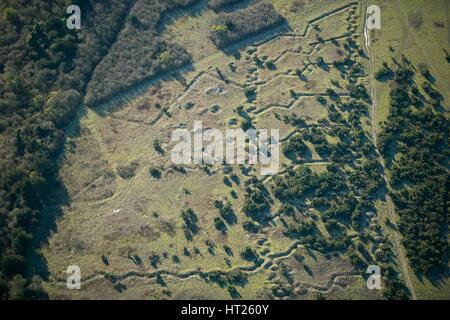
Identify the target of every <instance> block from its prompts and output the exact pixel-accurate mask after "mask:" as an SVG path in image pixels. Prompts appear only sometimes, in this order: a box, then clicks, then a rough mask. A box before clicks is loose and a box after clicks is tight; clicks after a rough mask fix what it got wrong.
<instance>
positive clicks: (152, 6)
mask: <svg viewBox="0 0 450 320" xmlns="http://www.w3.org/2000/svg"><path fill="white" fill-rule="evenodd" d="M195 1H197V0H153V1H143V0H137V1H136V3H135V5H134V6H133V8H132V9H131V12H130V18H129V19H127V21H126V23H125V26H124V28H123V30H122V31H121V32H120V34H119V35H118V37H117V40H116V42H115V43H114V44H113V46H112V47H111V49H110V50H109V52H108V54H107V55H106V57H105V58H104V59H103V60H102V61H101V62H100V64H99V65H98V66H97V67H96V70H95V72H94V74H93V76H92V80H91V82H90V83H89V87H88V90H87V94H86V103H87V104H89V105H95V104H99V103H102V102H105V101H106V100H107V99H109V98H110V97H112V96H114V95H115V94H116V93H117V92H119V91H123V90H126V89H129V88H130V87H132V86H133V85H136V84H138V83H140V82H142V81H144V80H145V79H148V78H151V77H153V76H155V75H156V74H157V73H159V72H162V71H166V70H170V69H172V68H174V67H179V66H182V65H184V64H186V63H188V62H189V61H190V57H189V55H188V54H187V52H186V51H185V50H184V49H183V48H182V47H180V46H179V45H177V44H175V43H171V42H168V41H167V40H165V39H163V38H161V37H160V36H159V35H158V32H157V27H158V23H159V21H160V17H161V15H162V14H163V13H164V12H165V11H167V10H170V9H174V8H176V7H184V6H189V5H191V4H192V3H194V2H195Z"/></svg>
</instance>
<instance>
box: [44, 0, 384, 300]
mask: <svg viewBox="0 0 450 320" xmlns="http://www.w3.org/2000/svg"><path fill="white" fill-rule="evenodd" d="M294 2H295V1H274V5H275V8H277V10H279V11H280V12H281V13H282V14H286V15H285V17H286V18H287V20H288V23H289V27H288V28H285V29H276V30H275V31H273V30H272V31H271V30H269V31H268V32H265V33H264V34H262V35H256V36H254V37H251V38H250V39H246V40H245V41H243V42H241V43H240V44H239V45H234V46H233V54H232V53H230V52H227V50H226V49H225V50H224V51H218V50H217V49H216V48H215V47H214V46H213V45H212V44H211V42H210V41H209V40H208V39H207V36H206V33H207V32H206V31H207V28H208V26H209V25H210V21H212V19H213V18H214V15H215V13H214V12H213V11H212V10H210V9H208V8H206V7H205V6H204V3H200V4H198V5H196V6H193V7H190V8H187V9H185V10H179V11H176V12H171V13H170V14H169V16H167V17H166V18H164V19H166V20H165V21H167V22H166V24H167V25H166V26H165V27H164V28H162V29H161V30H160V32H161V34H162V35H163V36H164V37H167V39H169V40H172V41H175V42H177V43H178V44H180V45H181V46H184V47H185V48H186V50H187V51H188V52H189V53H190V54H191V55H192V57H193V60H194V63H193V65H192V66H190V67H188V68H186V69H182V70H179V71H178V72H175V73H173V74H170V75H167V76H164V77H161V78H157V79H156V80H155V79H153V80H152V81H150V82H148V83H147V84H146V85H143V86H139V88H138V92H139V93H138V94H135V93H133V92H126V93H124V94H123V96H121V98H119V99H117V100H115V101H112V102H109V103H106V104H103V105H101V106H97V107H95V108H87V107H85V108H84V109H83V110H82V111H81V112H80V117H81V119H80V127H79V128H78V129H77V128H75V130H74V132H73V133H74V134H73V135H72V136H71V137H70V138H69V139H68V142H67V146H66V153H65V155H64V160H63V161H64V164H63V169H62V170H61V176H62V178H63V180H64V182H65V185H66V188H67V189H68V193H69V195H70V198H71V205H70V207H67V208H66V209H65V212H64V216H63V217H62V218H61V219H60V220H59V221H58V223H57V231H56V232H55V233H54V234H53V235H52V237H51V238H50V240H49V244H48V246H47V247H45V248H44V249H43V254H44V256H45V257H46V259H47V262H48V268H49V271H50V274H51V276H50V280H49V281H48V282H47V283H46V287H47V289H48V291H49V293H50V296H51V297H52V298H67V299H72V298H86V299H95V298H122V299H130V298H134V299H169V298H175V299H176V298H179V299H182V298H193V299H196V298H199V299H200V298H205V299H206V298H218V299H229V298H240V297H242V298H246V299H261V298H279V299H283V298H295V299H315V298H316V297H317V295H318V294H319V293H320V294H323V295H325V296H326V297H329V298H336V299H346V298H353V299H356V298H359V299H363V298H368V299H378V298H381V292H380V291H369V290H367V288H366V284H365V280H364V279H363V278H362V277H361V275H360V273H358V272H357V271H356V270H355V269H354V267H353V266H352V264H351V263H350V261H349V258H348V256H347V255H346V254H336V255H333V254H328V255H323V254H320V253H319V252H316V251H314V250H311V249H306V248H305V247H304V246H303V245H302V244H300V243H299V241H296V240H295V239H292V238H289V237H286V236H285V234H284V233H283V224H282V222H281V221H280V219H279V218H278V217H274V219H273V220H271V221H270V222H269V223H267V224H264V225H262V228H261V230H260V231H259V232H257V233H254V234H252V233H249V232H247V231H246V230H244V228H243V227H242V223H243V222H245V221H248V220H249V218H248V217H247V216H246V215H245V214H244V213H243V212H242V207H243V204H244V199H245V182H246V181H247V180H249V178H250V177H251V176H257V171H256V170H254V169H253V170H251V169H250V171H249V172H247V173H245V174H244V172H245V169H246V168H242V167H239V166H236V165H232V166H230V169H228V170H231V172H228V171H226V172H224V167H223V166H212V167H211V168H205V167H203V166H194V165H192V166H186V167H185V168H184V170H180V168H177V167H175V166H174V165H173V163H172V162H171V161H170V150H171V147H172V146H173V143H171V142H170V136H171V132H172V130H173V129H175V128H179V127H187V128H192V125H193V122H194V121H195V120H198V119H201V120H202V121H203V125H204V127H214V128H219V129H220V128H223V129H224V130H225V128H226V127H236V126H239V125H240V124H241V123H242V122H243V121H244V120H245V117H243V116H242V115H241V114H239V112H238V110H237V109H238V108H237V107H238V106H240V105H242V106H243V110H244V111H245V113H246V114H247V116H248V117H250V119H251V121H252V123H253V124H254V125H255V126H256V127H257V128H266V127H268V128H280V129H281V137H282V138H286V139H287V138H289V135H290V133H291V132H292V131H293V130H294V129H298V130H300V131H301V130H306V129H308V128H310V127H314V126H318V127H321V126H323V130H325V132H327V131H328V130H330V128H331V127H332V126H333V124H330V123H329V121H328V122H327V121H325V122H323V121H324V120H329V119H328V112H329V111H328V109H327V105H329V104H330V103H331V99H330V97H329V96H328V94H327V93H326V90H327V89H328V88H331V87H333V85H332V84H331V82H330V79H334V80H335V81H334V83H335V85H334V86H335V87H334V89H335V91H336V92H337V93H338V94H342V99H343V100H344V101H345V99H346V94H347V92H346V90H345V88H346V84H347V83H346V81H347V80H345V79H344V78H341V76H340V75H339V74H338V72H337V71H336V70H335V68H333V67H332V66H329V70H327V69H328V68H326V67H324V66H323V65H322V66H318V65H317V62H316V60H317V58H318V56H322V57H323V59H324V61H325V63H326V64H327V65H328V64H331V62H333V61H336V60H339V59H340V57H341V54H340V53H339V51H340V50H344V49H343V43H344V41H345V40H346V39H347V38H350V37H351V38H354V39H356V40H357V41H358V43H359V45H362V43H361V41H362V38H361V34H360V31H359V30H358V29H357V26H358V21H357V20H354V21H353V22H351V21H350V20H349V19H348V17H349V16H350V15H357V16H360V15H361V13H360V10H361V6H359V5H357V4H353V2H343V1H327V2H320V5H319V2H316V1H314V2H313V1H302V3H303V11H302V12H304V13H302V14H303V15H300V16H299V17H298V16H297V15H295V14H291V13H289V14H287V13H286V12H285V11H283V8H289V6H290V5H293V3H294ZM315 17H316V18H317V19H316V20H314V19H315ZM328 19H329V20H328ZM308 20H310V21H312V22H310V23H309V24H305V23H304V22H305V21H308ZM315 25H319V27H318V28H314V26H315ZM336 30H337V34H336ZM322 35H323V39H324V40H325V41H321V42H320V43H318V39H317V37H319V36H322ZM330 37H336V38H335V39H330ZM247 42H248V43H247ZM332 42H334V44H332ZM280 48H283V50H281V51H280ZM255 56H257V57H260V58H261V59H263V61H267V60H273V61H274V65H275V68H273V69H272V70H268V68H267V67H264V68H261V67H259V66H258V61H257V59H256V58H255ZM265 56H267V57H265ZM254 68H256V70H255V69H254ZM297 68H299V69H302V68H305V69H304V70H303V69H302V70H303V71H304V72H302V74H304V76H305V77H306V79H301V77H300V76H299V75H298V74H297V73H295V69H297ZM363 81H364V80H363ZM248 86H254V87H255V89H256V90H255V92H256V97H255V99H254V100H252V99H249V97H248V95H246V88H247V87H248ZM291 91H293V93H292V92H291ZM320 95H322V96H323V98H324V99H325V102H326V103H319V101H318V99H317V98H318V96H320ZM275 113H277V114H278V116H277V117H278V119H277V117H275ZM294 113H295V114H296V115H297V116H298V117H300V118H301V119H302V120H303V121H304V125H303V126H304V128H302V127H298V128H294V127H293V126H292V125H291V126H289V125H288V124H286V123H285V122H283V118H284V117H285V116H288V117H289V116H291V117H292V116H293V115H294ZM343 116H344V118H348V115H347V114H345V113H343ZM280 119H281V120H280ZM325 135H326V137H327V139H328V140H329V142H330V143H337V140H336V138H335V137H331V136H329V135H328V134H327V133H326V134H325ZM285 142H286V140H285V141H283V142H282V144H283V145H284V144H285ZM154 145H158V146H159V147H158V148H156V147H155V146H154ZM308 147H309V148H310V151H311V156H310V157H308V158H305V159H302V160H303V162H304V164H305V165H307V166H310V167H311V168H312V169H313V171H315V172H324V171H326V170H327V169H326V165H327V164H328V163H329V161H328V160H327V159H322V158H321V157H320V156H319V155H318V154H317V152H316V151H315V149H314V146H313V145H312V144H308ZM282 163H283V165H284V166H286V167H287V166H289V165H291V161H290V160H289V159H287V158H286V157H284V156H283V158H282ZM282 169H283V168H282ZM346 169H348V170H352V168H351V167H348V168H346ZM152 172H153V173H152ZM155 172H159V173H156V174H155ZM158 175H160V176H158ZM224 178H226V180H227V181H228V182H226V183H224V182H225V180H224ZM270 180H271V179H270V178H268V179H267V180H265V181H264V184H267V189H268V190H270V188H269V182H270ZM217 199H221V200H225V199H227V200H229V201H230V202H231V204H232V209H233V212H234V215H235V216H234V217H233V219H232V220H231V221H229V222H228V223H227V224H226V231H225V232H222V231H219V230H217V229H216V228H215V222H214V219H215V218H216V217H219V212H218V209H217V208H216V207H215V206H214V201H215V200H217ZM280 207H281V203H280V202H279V201H278V200H274V202H273V203H272V204H271V212H272V214H275V213H276V211H277V210H278V208H280ZM187 208H192V210H193V212H194V213H195V215H196V217H197V218H196V222H195V225H196V227H195V229H197V230H194V231H193V236H192V239H187V237H186V234H185V231H184V221H183V219H182V218H181V211H182V210H186V209H187ZM320 215H321V213H320V212H318V211H317V210H315V209H313V208H311V207H307V208H304V212H302V213H299V214H298V219H301V220H303V219H305V220H310V219H314V220H315V221H317V225H318V228H319V230H320V231H321V232H322V233H323V234H324V236H325V237H327V238H331V237H332V235H330V233H329V232H328V231H327V229H326V228H325V226H324V225H323V222H322V221H321V219H320ZM348 231H349V232H353V231H352V230H350V229H349V230H348ZM248 246H249V247H251V248H254V249H255V250H256V252H257V253H258V255H259V257H260V258H261V260H260V262H259V263H254V262H249V261H247V260H246V259H244V258H243V257H242V256H241V252H243V251H244V250H245V248H246V247H248ZM372 249H373V250H374V249H376V246H374V247H371V248H369V247H368V250H369V251H370V250H372ZM156 256H158V259H157V260H158V261H157V262H156V263H153V265H152V260H151V258H152V257H153V258H155V257H156ZM299 256H303V257H304V260H303V261H299V260H298V257H299ZM296 257H297V258H296ZM155 259H156V258H155ZM153 262H155V261H153ZM72 264H75V265H78V266H80V267H81V270H82V277H83V278H82V281H83V284H82V290H79V291H76V290H72V291H69V290H67V289H66V288H65V279H66V277H67V275H66V274H65V270H66V268H67V266H69V265H72ZM232 270H241V271H242V272H243V273H245V274H246V275H247V280H246V281H244V282H243V283H237V284H235V285H234V286H231V287H230V286H228V285H220V283H218V282H217V281H212V280H211V278H212V274H213V272H216V271H217V272H219V273H227V272H230V271H232ZM286 270H288V272H287V274H286Z"/></svg>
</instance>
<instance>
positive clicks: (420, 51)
mask: <svg viewBox="0 0 450 320" xmlns="http://www.w3.org/2000/svg"><path fill="white" fill-rule="evenodd" d="M379 5H380V7H381V12H382V28H381V30H377V31H373V32H372V34H371V37H372V39H373V44H372V46H371V52H372V57H373V63H374V70H375V71H377V70H378V69H379V68H380V67H381V66H382V63H383V62H386V63H388V64H389V65H390V66H392V65H393V62H392V59H393V58H394V59H396V60H397V61H401V59H402V55H405V56H406V57H407V58H408V59H409V60H410V61H411V62H412V64H413V65H415V66H425V67H426V68H428V69H429V71H430V73H431V75H432V76H433V77H434V78H435V83H434V84H435V86H436V88H437V89H438V90H439V92H440V93H441V94H442V96H443V98H444V102H443V103H442V105H443V106H444V107H445V108H446V109H447V112H448V109H449V99H450V87H449V83H450V64H449V63H448V62H447V61H446V55H447V53H448V52H450V26H449V21H450V2H449V1H445V0H443V1H439V0H437V1H416V0H414V1H398V0H396V1H380V2H379ZM446 52H447V53H446ZM424 80H425V79H424V78H423V76H422V75H421V73H420V71H419V70H417V72H416V82H417V83H418V84H421V83H423V82H424ZM389 89H390V88H389V87H388V86H387V85H386V84H385V83H384V82H383V81H377V82H376V103H377V109H376V110H377V113H376V118H377V121H378V123H381V121H383V120H384V119H385V117H386V115H387V112H388V110H389V96H388V94H389ZM423 94H425V93H423ZM447 114H448V113H447ZM377 129H378V130H379V129H380V128H379V127H378V128H377ZM409 273H410V275H411V276H412V281H413V286H414V288H415V290H416V294H417V297H418V299H448V298H449V297H450V281H449V280H448V278H443V279H434V280H430V279H427V278H425V277H424V278H418V277H416V276H415V275H414V272H413V271H412V270H411V269H410V272H409Z"/></svg>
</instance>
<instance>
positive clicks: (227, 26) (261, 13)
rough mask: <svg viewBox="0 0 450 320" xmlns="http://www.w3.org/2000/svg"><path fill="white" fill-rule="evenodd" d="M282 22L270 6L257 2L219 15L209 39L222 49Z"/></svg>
mask: <svg viewBox="0 0 450 320" xmlns="http://www.w3.org/2000/svg"><path fill="white" fill-rule="evenodd" d="M283 21H284V19H283V17H282V16H280V15H279V14H278V12H277V11H276V10H275V9H274V8H273V6H272V5H271V4H269V3H266V2H258V3H256V4H254V5H251V6H249V7H247V8H244V9H240V10H235V11H233V12H230V13H220V14H219V16H218V17H217V20H216V21H215V22H214V24H213V25H212V26H211V30H210V38H211V40H212V41H213V42H214V43H215V44H216V45H217V46H218V47H224V46H226V45H227V44H230V43H232V42H234V41H237V40H240V39H243V38H245V37H247V36H249V35H252V34H255V33H257V32H261V31H263V30H265V29H268V28H270V27H273V26H276V25H278V24H280V23H282V22H283Z"/></svg>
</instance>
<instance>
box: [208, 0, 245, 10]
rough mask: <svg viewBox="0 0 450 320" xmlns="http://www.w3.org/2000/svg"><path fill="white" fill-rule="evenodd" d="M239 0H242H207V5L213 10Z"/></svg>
mask: <svg viewBox="0 0 450 320" xmlns="http://www.w3.org/2000/svg"><path fill="white" fill-rule="evenodd" d="M240 1H242V0H208V7H210V8H211V9H213V10H217V9H220V8H222V7H225V6H228V5H232V4H235V3H238V2H240Z"/></svg>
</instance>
